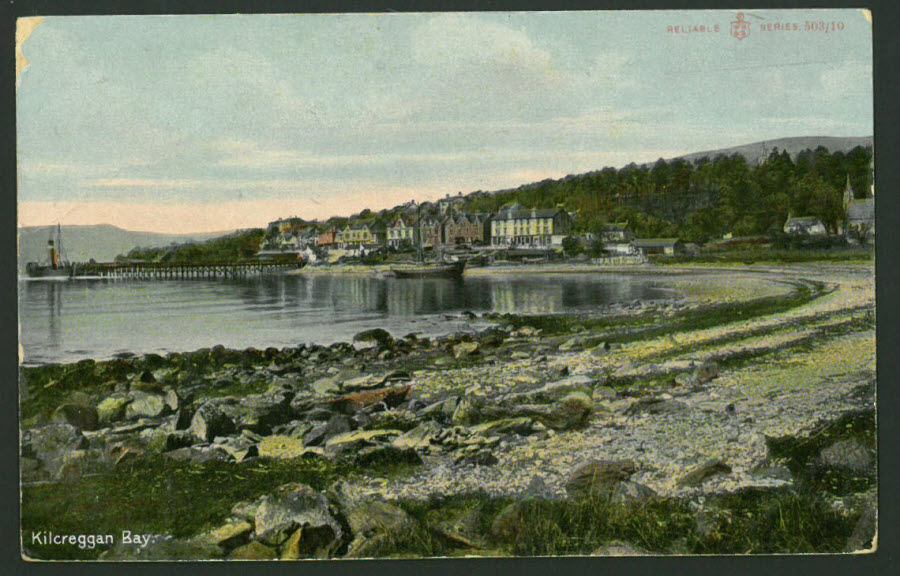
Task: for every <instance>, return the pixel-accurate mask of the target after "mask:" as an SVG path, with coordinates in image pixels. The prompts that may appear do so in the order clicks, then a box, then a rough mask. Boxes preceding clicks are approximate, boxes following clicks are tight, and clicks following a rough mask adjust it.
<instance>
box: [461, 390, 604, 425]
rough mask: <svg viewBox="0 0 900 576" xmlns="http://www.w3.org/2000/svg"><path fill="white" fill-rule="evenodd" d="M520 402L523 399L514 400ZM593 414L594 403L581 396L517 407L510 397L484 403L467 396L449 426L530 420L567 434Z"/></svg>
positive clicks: (517, 404) (570, 396)
mask: <svg viewBox="0 0 900 576" xmlns="http://www.w3.org/2000/svg"><path fill="white" fill-rule="evenodd" d="M517 398H519V399H520V400H524V399H525V398H527V396H524V395H520V396H517ZM593 412H594V401H593V400H592V399H591V397H590V396H588V395H587V394H586V393H585V392H570V393H568V394H566V395H565V396H563V397H562V398H560V399H559V400H556V401H555V402H553V403H552V404H519V403H518V402H516V401H513V400H511V398H510V397H507V398H505V399H501V400H500V401H498V402H488V401H487V400H485V399H484V398H482V397H481V396H476V395H472V394H467V395H466V396H465V397H463V399H462V400H461V401H460V403H459V405H458V406H457V407H456V411H455V412H454V413H453V418H452V422H453V423H454V424H459V425H472V424H478V423H482V422H485V421H491V420H502V419H507V418H517V417H530V418H533V419H534V420H537V421H539V422H540V423H542V424H543V425H544V426H547V427H548V428H553V429H554V430H568V429H571V428H576V427H579V426H582V425H584V424H586V423H587V421H588V419H589V418H590V416H591V414H592V413H593Z"/></svg>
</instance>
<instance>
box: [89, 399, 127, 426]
mask: <svg viewBox="0 0 900 576" xmlns="http://www.w3.org/2000/svg"><path fill="white" fill-rule="evenodd" d="M130 402H131V396H129V395H128V394H122V393H120V394H113V395H112V396H108V397H107V398H104V399H103V400H102V401H101V402H100V403H99V404H97V419H98V422H99V424H100V425H101V426H109V425H110V424H113V423H115V422H119V421H120V420H124V419H125V409H126V408H127V407H128V404H129V403H130Z"/></svg>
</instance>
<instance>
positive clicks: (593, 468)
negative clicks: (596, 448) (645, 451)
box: [566, 460, 637, 497]
mask: <svg viewBox="0 0 900 576" xmlns="http://www.w3.org/2000/svg"><path fill="white" fill-rule="evenodd" d="M636 471H637V465H636V464H635V463H634V462H632V461H631V460H598V461H595V462H589V463H587V464H584V465H583V466H580V467H579V468H577V469H576V470H575V471H574V472H573V473H572V475H571V476H569V479H568V481H567V482H566V492H568V494H569V496H572V497H579V496H587V495H591V494H606V495H609V494H611V493H612V491H613V489H614V488H615V487H616V485H617V484H619V483H620V482H623V481H625V480H628V479H629V478H631V476H632V475H633V474H634V473H635V472H636Z"/></svg>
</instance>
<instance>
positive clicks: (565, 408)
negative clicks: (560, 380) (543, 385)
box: [535, 392, 594, 430]
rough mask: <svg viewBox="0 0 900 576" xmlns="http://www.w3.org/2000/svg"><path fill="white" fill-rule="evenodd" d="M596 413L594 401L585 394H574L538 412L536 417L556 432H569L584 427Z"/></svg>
mask: <svg viewBox="0 0 900 576" xmlns="http://www.w3.org/2000/svg"><path fill="white" fill-rule="evenodd" d="M593 411H594V401H593V400H591V397H590V396H588V395H587V394H585V393H584V392H573V393H571V394H568V395H567V396H565V397H564V398H562V399H561V400H558V401H556V402H554V403H553V404H551V405H550V406H549V407H548V408H546V409H543V410H538V411H536V413H535V417H536V418H537V420H538V421H540V422H541V423H542V424H543V425H545V426H547V427H548V428H553V429H554V430H569V429H571V428H576V427H579V426H583V425H584V424H586V423H587V421H588V418H590V416H591V414H592V413H593Z"/></svg>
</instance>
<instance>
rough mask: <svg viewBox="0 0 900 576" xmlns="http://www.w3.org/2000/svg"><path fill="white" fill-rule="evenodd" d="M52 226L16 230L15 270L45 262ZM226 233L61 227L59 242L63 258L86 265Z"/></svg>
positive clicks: (54, 232)
mask: <svg viewBox="0 0 900 576" xmlns="http://www.w3.org/2000/svg"><path fill="white" fill-rule="evenodd" d="M55 228H56V227H55V226H26V227H23V228H19V259H18V265H19V270H20V271H22V270H24V269H25V263H27V262H32V261H43V260H45V259H46V258H47V240H48V239H50V237H51V234H52V235H53V236H54V237H55V235H56V231H55ZM228 233H229V232H228V231H223V232H212V233H205V234H157V233H155V232H134V231H131V230H123V229H121V228H117V227H116V226H111V225H108V224H99V225H96V226H63V227H62V238H63V249H64V251H65V256H66V258H68V259H69V260H72V261H74V262H86V261H88V260H90V259H91V258H93V259H94V260H96V261H98V262H107V261H110V260H112V259H114V258H115V257H116V256H118V255H119V254H126V253H128V251H130V250H131V249H132V248H137V247H142V248H157V247H160V246H168V245H169V244H171V243H173V242H176V243H183V242H191V241H196V242H201V241H203V240H208V239H210V238H216V237H219V236H224V235H225V234H228Z"/></svg>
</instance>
